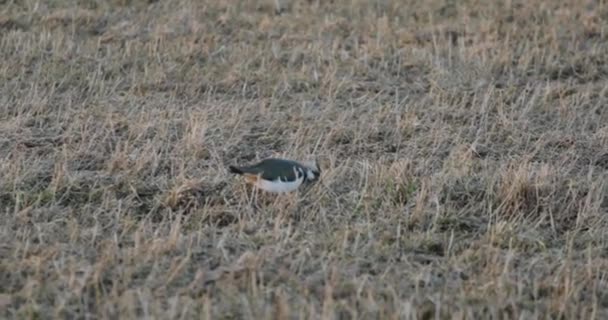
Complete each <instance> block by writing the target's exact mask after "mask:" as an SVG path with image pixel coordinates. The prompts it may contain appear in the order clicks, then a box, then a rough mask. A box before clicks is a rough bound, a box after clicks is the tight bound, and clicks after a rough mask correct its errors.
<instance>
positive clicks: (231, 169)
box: [228, 166, 243, 174]
mask: <svg viewBox="0 0 608 320" xmlns="http://www.w3.org/2000/svg"><path fill="white" fill-rule="evenodd" d="M228 171H230V173H236V174H243V170H241V169H239V168H237V167H235V166H228Z"/></svg>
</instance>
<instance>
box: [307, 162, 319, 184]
mask: <svg viewBox="0 0 608 320" xmlns="http://www.w3.org/2000/svg"><path fill="white" fill-rule="evenodd" d="M303 165H304V167H305V168H306V180H308V181H317V180H318V179H319V178H320V177H321V168H320V167H319V162H318V161H317V160H314V161H308V162H304V163H303Z"/></svg>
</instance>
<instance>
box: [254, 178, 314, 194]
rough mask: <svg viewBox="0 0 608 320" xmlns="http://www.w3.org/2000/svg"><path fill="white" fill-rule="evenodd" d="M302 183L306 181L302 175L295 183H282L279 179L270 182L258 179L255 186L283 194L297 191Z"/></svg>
mask: <svg viewBox="0 0 608 320" xmlns="http://www.w3.org/2000/svg"><path fill="white" fill-rule="evenodd" d="M302 181H304V175H301V176H300V177H299V178H298V179H296V180H295V181H281V180H279V179H277V180H274V181H268V180H263V179H258V181H257V182H256V184H255V185H256V187H258V188H260V189H262V190H265V191H268V192H275V193H283V192H290V191H294V190H296V189H297V188H298V187H299V186H300V185H301V184H302Z"/></svg>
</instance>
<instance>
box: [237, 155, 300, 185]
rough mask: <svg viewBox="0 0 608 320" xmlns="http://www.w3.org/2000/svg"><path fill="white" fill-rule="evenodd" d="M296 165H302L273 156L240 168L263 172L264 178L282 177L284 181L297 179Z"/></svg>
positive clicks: (252, 172)
mask: <svg viewBox="0 0 608 320" xmlns="http://www.w3.org/2000/svg"><path fill="white" fill-rule="evenodd" d="M294 167H297V168H300V167H301V166H300V164H299V163H297V162H295V161H290V160H284V159H274V158H271V159H265V160H262V161H261V162H260V163H258V164H255V165H252V166H248V167H240V168H239V170H240V171H242V172H244V173H249V174H262V179H264V180H276V179H278V178H279V177H280V178H281V180H283V181H295V180H296V179H297V176H296V172H295V171H294V169H293V168H294Z"/></svg>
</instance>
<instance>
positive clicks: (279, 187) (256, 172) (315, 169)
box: [228, 158, 321, 193]
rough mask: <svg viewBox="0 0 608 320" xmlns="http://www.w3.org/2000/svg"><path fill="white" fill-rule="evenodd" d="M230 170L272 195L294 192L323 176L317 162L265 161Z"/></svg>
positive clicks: (275, 159) (273, 159)
mask: <svg viewBox="0 0 608 320" xmlns="http://www.w3.org/2000/svg"><path fill="white" fill-rule="evenodd" d="M228 169H229V170H230V172H231V173H235V174H239V175H242V176H244V177H245V180H246V181H247V182H248V183H250V184H252V185H254V186H256V187H258V188H259V189H262V190H264V191H267V192H272V193H284V192H291V191H294V190H296V189H298V188H299V187H300V186H301V185H302V184H303V183H304V182H312V181H315V180H317V179H319V176H320V175H321V170H320V169H319V166H318V164H317V162H316V161H315V162H311V163H304V162H303V163H300V162H297V161H293V160H287V159H278V158H269V159H264V160H262V161H260V162H258V163H256V164H254V165H250V166H243V167H236V166H229V167H228Z"/></svg>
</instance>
